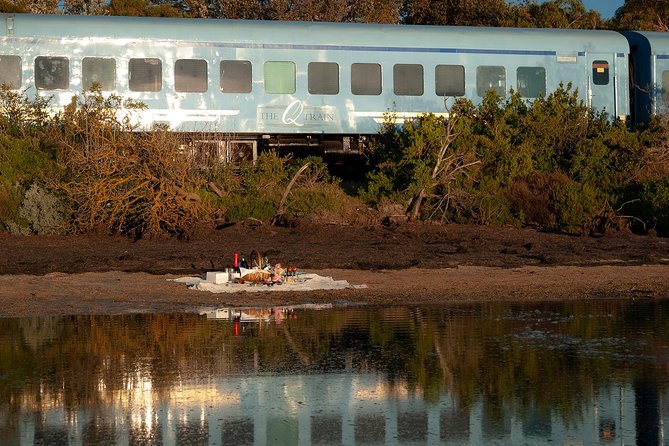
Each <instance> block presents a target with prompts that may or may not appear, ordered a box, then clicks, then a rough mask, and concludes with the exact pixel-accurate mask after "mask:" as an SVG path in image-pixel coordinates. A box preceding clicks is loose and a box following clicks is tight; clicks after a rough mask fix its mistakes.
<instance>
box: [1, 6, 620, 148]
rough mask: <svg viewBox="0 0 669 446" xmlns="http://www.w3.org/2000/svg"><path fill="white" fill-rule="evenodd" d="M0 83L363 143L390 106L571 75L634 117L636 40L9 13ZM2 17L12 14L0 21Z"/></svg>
mask: <svg viewBox="0 0 669 446" xmlns="http://www.w3.org/2000/svg"><path fill="white" fill-rule="evenodd" d="M2 19H3V20H2V21H3V22H4V25H5V32H4V35H3V36H2V52H1V54H0V82H1V83H4V84H8V85H11V86H12V87H13V88H16V89H26V90H27V91H28V92H29V94H33V95H34V94H38V95H45V96H53V104H54V107H63V106H64V105H66V104H68V103H69V102H70V99H71V97H72V95H73V94H80V93H81V92H82V91H83V90H85V89H88V88H90V86H91V85H92V84H93V83H98V84H99V85H100V86H101V88H102V90H103V91H104V92H114V93H116V94H119V95H121V96H123V97H126V98H132V99H135V100H138V101H142V102H144V103H145V104H146V105H147V106H148V110H146V111H145V112H143V113H141V114H139V115H138V116H137V119H139V120H140V121H141V123H142V124H143V126H145V127H147V128H148V127H151V126H152V125H154V124H156V123H161V124H166V125H168V126H169V127H170V128H171V129H173V130H175V131H181V132H194V133H201V134H210V133H218V134H220V133H223V134H229V135H234V138H235V139H236V140H241V141H243V140H248V141H252V142H253V144H256V142H258V143H260V144H261V145H263V146H264V147H283V146H305V145H306V146H317V145H320V146H323V145H325V146H326V147H329V148H330V149H336V150H340V151H356V150H358V149H359V148H360V147H361V145H362V141H363V140H364V138H365V136H368V135H371V134H375V133H377V132H378V130H379V126H380V123H381V122H382V121H383V118H384V113H385V112H394V113H396V115H397V117H398V118H399V119H404V118H412V117H415V116H418V115H420V114H421V113H425V112H431V113H437V114H445V113H447V110H448V108H449V106H450V105H451V104H452V102H453V101H454V98H457V97H467V98H470V99H472V100H473V101H474V102H476V103H478V102H480V100H481V98H482V96H484V95H485V93H486V91H487V90H489V89H494V90H496V91H497V92H498V93H499V94H501V95H506V94H508V92H509V90H510V89H511V88H513V89H514V90H517V91H519V92H520V93H521V94H522V95H523V96H524V97H526V98H528V99H532V98H536V97H538V96H540V95H545V94H546V93H550V92H552V91H554V90H555V89H556V88H557V87H558V85H559V84H560V83H564V84H567V83H571V84H572V85H573V86H574V88H577V89H578V91H579V94H580V95H581V97H582V99H583V100H585V101H587V103H588V104H589V105H591V106H593V107H595V108H597V109H600V110H605V111H606V112H608V113H609V114H610V115H611V116H617V117H621V118H624V117H626V116H627V115H628V114H629V105H628V104H629V102H628V88H627V81H628V66H627V65H628V61H627V54H628V48H629V47H628V44H627V40H626V39H625V38H624V37H623V36H622V35H620V34H618V33H614V32H609V31H569V30H539V29H495V28H465V27H436V26H394V25H364V24H337V23H301V22H259V21H237V20H199V19H158V18H136V17H105V16H65V15H18V14H17V15H8V14H5V15H3V16H2ZM0 26H1V25H0Z"/></svg>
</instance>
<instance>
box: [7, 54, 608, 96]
mask: <svg viewBox="0 0 669 446" xmlns="http://www.w3.org/2000/svg"><path fill="white" fill-rule="evenodd" d="M423 70H424V69H423V66H422V65H420V64H395V65H394V66H393V92H394V94H396V95H398V96H422V95H423V94H424V82H423V78H424V73H423ZM81 71H82V87H83V89H84V90H88V89H90V88H91V87H92V86H93V85H94V84H97V85H99V86H100V88H101V89H102V90H103V91H112V90H114V89H115V84H116V60H115V59H111V58H98V57H86V58H84V59H83V60H82V64H81ZM608 71H609V70H608V63H606V61H596V62H595V63H594V64H593V76H594V82H595V84H598V85H606V84H608V82H609V79H608V76H609V72H608ZM69 73H70V69H69V59H68V58H66V57H53V56H38V57H36V58H35V86H36V88H37V89H39V90H66V89H68V88H69V84H70V80H69ZM350 74H351V93H352V94H354V95H380V94H381V91H382V82H381V65H379V64H376V63H354V64H352V65H351V71H350ZM434 77H435V86H434V87H435V88H434V91H435V94H436V95H437V96H449V97H450V96H464V95H465V68H464V67H463V66H462V65H437V66H436V67H435V72H434ZM21 79H22V71H21V58H20V57H19V56H0V85H1V84H6V85H9V86H10V87H12V88H19V86H20V85H21ZM263 79H264V87H265V92H266V93H272V94H292V93H295V90H296V67H295V63H294V62H290V61H267V62H265V63H264V64H263ZM174 80H175V89H176V91H178V92H183V93H204V92H206V91H207V88H208V68H207V61H206V60H201V59H179V60H177V61H176V63H175V64H174ZM219 80H220V82H219V85H220V89H221V91H222V92H224V93H250V92H251V88H252V80H253V78H252V66H251V62H249V61H247V60H224V61H221V63H220V78H219ZM516 80H517V91H518V92H519V93H520V94H521V95H522V96H523V97H528V98H536V97H539V96H541V95H544V94H545V93H546V70H545V68H543V67H518V69H517V71H516ZM307 83H308V90H309V93H310V94H322V95H336V94H339V65H338V64H337V63H335V62H311V63H309V65H308V68H307ZM128 87H129V88H130V90H131V91H137V92H157V91H160V90H161V89H162V62H161V61H160V59H154V58H137V59H130V61H129V64H128ZM491 89H492V90H495V91H496V92H497V93H498V94H500V95H502V96H504V95H505V94H506V68H505V67H503V66H479V67H477V68H476V92H477V94H478V95H479V96H481V97H482V96H484V95H485V93H486V91H488V90H491Z"/></svg>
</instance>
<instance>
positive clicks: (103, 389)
mask: <svg viewBox="0 0 669 446" xmlns="http://www.w3.org/2000/svg"><path fill="white" fill-rule="evenodd" d="M667 316H669V301H659V302H649V301H636V302H634V301H625V302H621V301H612V300H609V301H596V302H569V303H551V304H516V305H511V304H488V305H467V306H452V305H451V306H446V305H444V306H425V307H407V306H403V307H383V308H377V307H375V308H370V307H343V308H275V309H244V310H230V309H216V310H214V309H212V310H211V311H203V314H201V315H198V314H168V315H148V314H144V315H124V316H113V317H108V316H69V317H42V318H25V319H0V444H1V445H111V444H119V445H160V444H163V445H228V444H233V445H293V444H294V445H312V444H313V445H340V444H341V445H354V444H356V445H375V444H388V445H395V444H397V445H425V444H449V445H466V444H471V445H482V444H486V445H487V444H492V445H494V444H498V445H544V444H559V445H593V444H605V445H609V444H615V445H622V444H625V445H634V444H638V445H668V444H669V438H667V436H666V435H665V431H666V429H667V427H666V426H667V423H668V422H669V403H668V401H669V390H668V389H669V386H668V384H669V382H668V381H669V379H668V373H667V372H668V371H669V318H668V317H667Z"/></svg>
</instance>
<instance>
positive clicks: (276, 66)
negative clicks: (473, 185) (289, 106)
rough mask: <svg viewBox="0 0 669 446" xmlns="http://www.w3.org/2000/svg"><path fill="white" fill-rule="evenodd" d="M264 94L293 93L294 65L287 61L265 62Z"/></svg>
mask: <svg viewBox="0 0 669 446" xmlns="http://www.w3.org/2000/svg"><path fill="white" fill-rule="evenodd" d="M264 75H265V92H267V93H276V94H292V93H295V63H293V62H288V61H269V62H265V66H264Z"/></svg>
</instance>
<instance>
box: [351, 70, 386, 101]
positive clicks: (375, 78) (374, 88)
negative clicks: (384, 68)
mask: <svg viewBox="0 0 669 446" xmlns="http://www.w3.org/2000/svg"><path fill="white" fill-rule="evenodd" d="M351 93H353V94H357V95H379V94H381V65H379V64H377V63H354V64H352V65H351Z"/></svg>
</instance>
